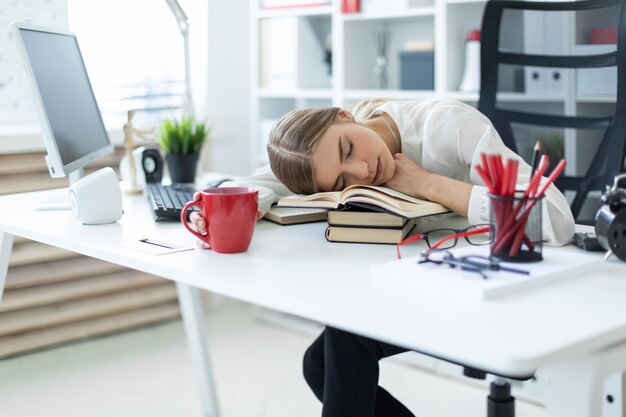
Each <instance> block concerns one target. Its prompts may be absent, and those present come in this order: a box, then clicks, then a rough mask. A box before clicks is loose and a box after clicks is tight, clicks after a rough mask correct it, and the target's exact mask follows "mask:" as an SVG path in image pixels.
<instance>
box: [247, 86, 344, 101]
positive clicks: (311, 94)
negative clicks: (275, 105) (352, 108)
mask: <svg viewBox="0 0 626 417" xmlns="http://www.w3.org/2000/svg"><path fill="white" fill-rule="evenodd" d="M254 93H255V95H256V96H257V97H258V98H303V99H307V98H319V99H329V100H330V99H332V98H333V91H332V90H330V89H323V88H322V89H314V88H299V89H296V90H292V89H274V88H259V89H257V90H256V91H255V92H254Z"/></svg>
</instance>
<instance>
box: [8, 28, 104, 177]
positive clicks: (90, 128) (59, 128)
mask: <svg viewBox="0 0 626 417" xmlns="http://www.w3.org/2000/svg"><path fill="white" fill-rule="evenodd" d="M12 29H13V34H14V38H15V40H16V43H17V47H18V50H19V53H20V56H21V59H22V63H23V65H24V69H25V71H26V78H27V79H28V82H29V84H30V87H31V93H32V97H33V103H34V105H35V111H36V112H37V117H38V119H39V125H40V127H41V135H42V137H43V142H44V145H45V147H46V151H47V155H46V158H45V159H46V163H47V165H48V169H49V171H50V175H51V176H52V177H54V178H59V177H65V176H69V177H70V178H69V181H70V184H71V183H73V182H74V181H76V180H78V179H80V177H81V176H82V175H83V168H84V167H85V165H87V164H89V163H91V162H92V161H95V160H97V159H99V158H102V157H103V156H105V155H109V154H111V153H113V150H114V148H113V145H112V144H111V141H110V139H109V135H108V133H107V131H106V128H105V127H104V122H103V121H102V116H101V114H100V109H99V108H98V104H97V103H96V98H95V96H94V93H93V90H92V88H91V82H90V81H89V77H88V75H87V69H86V68H85V63H84V62H83V57H82V54H81V52H80V48H79V46H78V41H77V39H76V35H75V34H74V33H72V32H67V31H62V30H57V29H50V28H44V27H40V26H35V25H32V24H29V23H24V22H16V23H13V25H12Z"/></svg>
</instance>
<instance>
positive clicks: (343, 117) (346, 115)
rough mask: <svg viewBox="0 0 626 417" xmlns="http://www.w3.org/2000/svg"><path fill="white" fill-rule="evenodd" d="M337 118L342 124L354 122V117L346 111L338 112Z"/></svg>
mask: <svg viewBox="0 0 626 417" xmlns="http://www.w3.org/2000/svg"><path fill="white" fill-rule="evenodd" d="M337 117H338V118H339V120H341V121H342V122H352V121H354V117H352V113H350V112H349V111H348V110H346V109H341V110H339V113H337Z"/></svg>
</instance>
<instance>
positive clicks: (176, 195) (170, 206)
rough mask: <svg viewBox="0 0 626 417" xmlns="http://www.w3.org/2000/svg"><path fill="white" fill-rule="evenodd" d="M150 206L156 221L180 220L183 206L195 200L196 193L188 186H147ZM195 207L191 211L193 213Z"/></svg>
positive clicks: (150, 184) (149, 184) (151, 184)
mask: <svg viewBox="0 0 626 417" xmlns="http://www.w3.org/2000/svg"><path fill="white" fill-rule="evenodd" d="M146 189H147V190H148V196H149V201H150V205H151V207H152V210H153V212H154V217H155V221H157V222H158V221H161V220H178V221H179V219H180V212H181V210H182V208H183V206H184V205H185V204H186V203H187V202H188V201H191V200H192V199H193V193H194V192H195V191H196V190H195V189H194V188H193V187H190V186H188V185H177V184H174V185H163V184H160V183H148V184H146ZM194 209H195V207H193V208H192V209H190V210H189V213H190V212H191V211H193V210H194Z"/></svg>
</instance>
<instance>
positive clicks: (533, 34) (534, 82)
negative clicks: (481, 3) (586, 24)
mask: <svg viewBox="0 0 626 417" xmlns="http://www.w3.org/2000/svg"><path fill="white" fill-rule="evenodd" d="M555 28H558V29H557V30H555ZM523 29H524V52H525V53H529V54H538V55H565V54H567V53H568V51H570V49H571V48H570V46H569V44H568V39H569V35H570V31H569V29H570V27H569V24H568V16H567V15H566V14H564V13H546V12H543V11H524V18H523ZM566 78H567V76H566V72H565V71H563V69H562V68H544V67H524V85H525V89H526V94H528V95H542V96H545V95H549V96H560V95H563V94H564V93H565V91H566V90H565V86H566V85H567V83H566Z"/></svg>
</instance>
